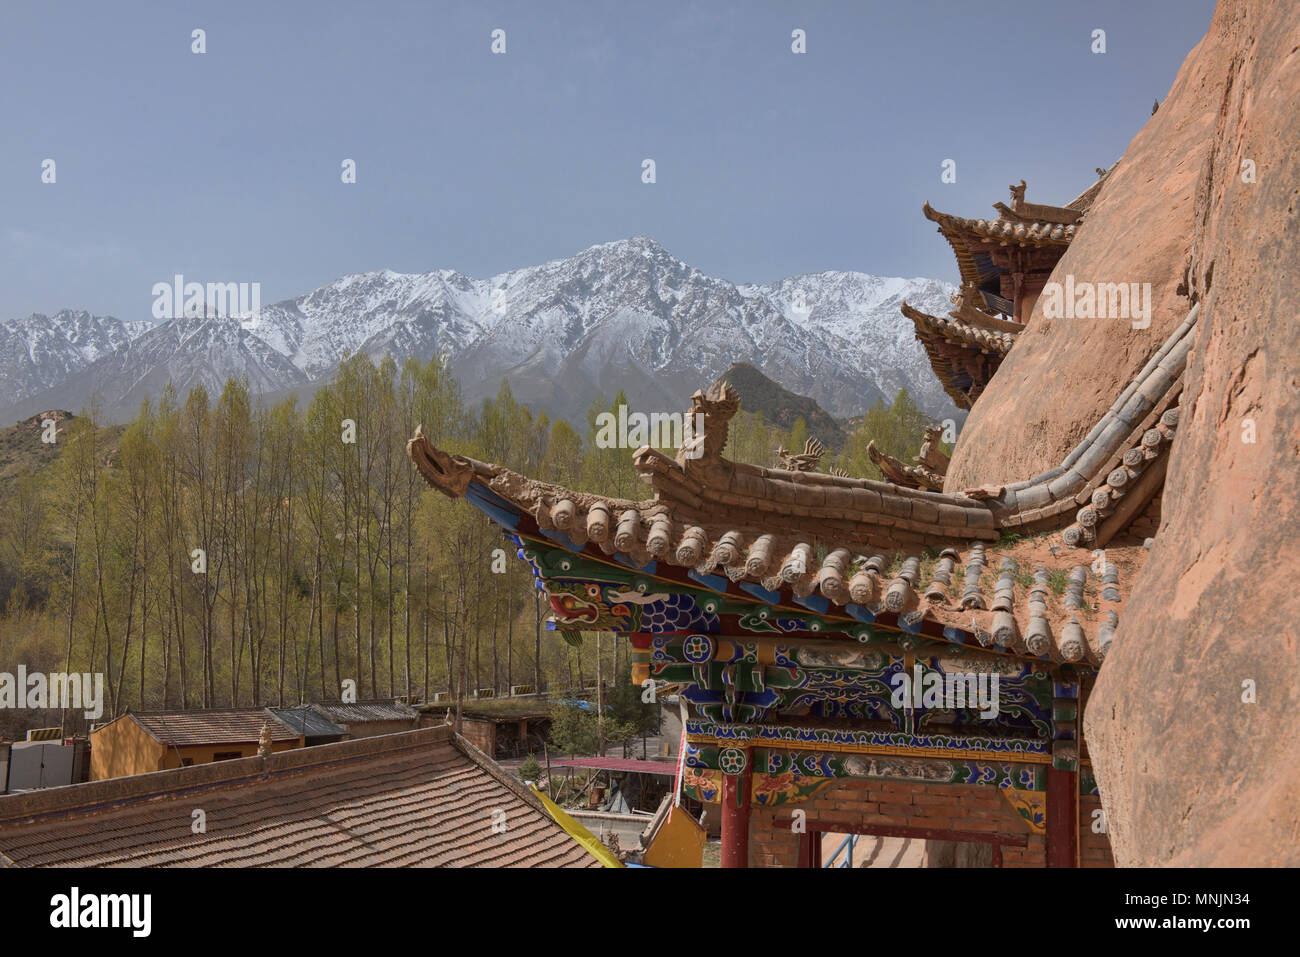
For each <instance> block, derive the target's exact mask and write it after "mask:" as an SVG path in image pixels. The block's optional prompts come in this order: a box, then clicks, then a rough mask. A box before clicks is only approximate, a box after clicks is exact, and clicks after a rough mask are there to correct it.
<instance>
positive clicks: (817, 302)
mask: <svg viewBox="0 0 1300 957" xmlns="http://www.w3.org/2000/svg"><path fill="white" fill-rule="evenodd" d="M954 291H955V287H953V286H952V285H950V284H947V283H942V282H938V281H936V280H932V279H883V278H879V277H875V276H870V275H867V274H865V273H856V272H825V273H816V274H812V275H807V276H796V277H792V278H790V279H785V280H782V281H780V282H777V283H773V284H771V285H739V286H738V285H736V284H734V283H731V282H728V281H727V280H724V279H718V278H715V277H712V276H708V275H706V274H704V273H702V272H700V271H699V270H698V269H695V268H693V267H691V266H688V265H687V264H685V263H683V262H681V261H680V260H678V259H676V258H675V257H673V256H672V255H670V254H669V253H668V252H667V251H666V250H665V249H664V248H663V247H662V246H660V245H659V244H658V243H656V242H655V241H654V240H651V239H647V238H644V237H639V238H634V239H627V240H620V241H618V242H612V243H605V244H602V245H599V246H593V247H591V248H589V249H586V250H583V251H582V252H580V253H578V254H577V255H576V256H573V257H570V258H568V259H560V260H554V261H552V262H548V263H543V264H542V265H539V266H532V267H529V268H525V269H519V270H514V271H512V272H507V273H502V274H501V275H498V276H493V277H492V278H490V279H474V278H471V277H469V276H465V275H462V274H460V273H457V272H454V271H451V270H439V271H436V272H430V273H423V274H417V275H404V274H400V273H395V272H392V271H389V270H382V271H376V272H369V273H362V274H358V275H351V276H344V277H343V278H341V279H338V280H335V281H334V282H331V283H329V284H327V285H325V286H322V287H320V288H319V289H316V290H314V291H313V292H310V293H307V294H306V295H303V296H299V297H297V298H295V299H290V300H285V301H283V302H278V303H275V304H273V305H270V306H265V307H263V308H262V309H261V311H260V312H259V313H257V314H256V315H253V316H249V317H244V318H240V319H226V318H220V319H213V318H209V319H204V320H195V319H185V320H170V321H168V322H165V323H163V324H161V325H159V326H158V327H156V328H154V329H152V330H150V331H149V332H148V333H147V334H145V335H138V336H135V337H131V336H125V338H124V340H123V341H122V342H120V343H118V344H117V345H116V346H114V347H113V348H111V349H109V350H107V352H106V354H103V355H101V357H100V358H98V359H97V360H96V361H94V362H92V363H90V364H88V365H86V366H85V368H84V371H82V374H81V375H79V376H76V377H75V380H74V382H71V383H67V384H66V385H60V386H59V387H56V388H54V389H46V390H44V392H42V393H40V394H36V393H31V392H28V396H30V398H29V399H28V401H26V402H24V403H20V404H19V405H15V406H12V407H11V408H10V409H6V410H4V414H5V415H12V414H13V413H15V412H19V413H21V412H22V411H24V410H25V407H26V406H27V405H33V406H34V405H41V407H42V408H45V407H49V406H51V404H53V405H58V406H60V407H76V406H77V400H78V399H80V398H81V397H82V395H83V394H85V395H88V394H89V393H88V390H91V389H94V390H98V391H99V393H100V395H101V398H102V405H103V408H104V409H105V410H106V411H109V412H110V413H112V414H118V415H122V414H125V415H130V414H131V413H133V412H134V409H135V406H136V405H138V402H139V399H140V397H142V396H143V395H144V394H145V393H146V392H151V391H152V392H155V393H156V391H157V390H159V389H160V388H161V386H162V384H163V383H164V382H166V381H167V379H168V378H169V377H170V378H171V379H172V381H173V382H174V383H175V384H176V386H177V388H178V389H179V390H181V391H182V392H183V391H184V390H185V389H188V388H189V387H190V386H192V385H193V384H195V382H199V381H201V382H204V383H205V384H206V385H207V386H208V388H209V390H210V391H212V390H214V389H215V390H219V389H220V387H221V383H222V382H223V381H224V379H225V377H226V376H228V375H247V376H248V377H249V381H250V385H251V386H252V388H253V389H254V391H258V392H277V391H283V390H286V389H294V388H300V387H302V386H304V385H310V383H312V382H315V381H319V380H321V379H323V378H326V377H328V376H329V375H330V373H331V372H332V371H333V370H334V368H335V367H336V366H337V364H338V363H339V362H340V361H341V360H342V359H343V358H344V357H346V356H347V355H350V354H352V353H355V352H365V353H368V354H370V355H372V356H375V357H376V358H378V357H380V356H382V355H384V354H386V353H391V354H393V355H394V356H396V357H398V358H399V359H400V358H404V357H406V356H409V355H414V356H417V357H419V358H421V359H425V358H428V357H430V356H432V355H434V354H436V353H440V352H442V353H446V354H448V355H449V356H450V358H451V360H452V367H453V369H454V370H455V371H456V374H457V377H458V378H459V379H460V381H461V383H462V385H463V386H464V387H465V390H466V393H467V396H468V398H470V399H471V400H476V399H479V398H483V397H485V396H488V395H491V394H495V392H496V391H497V388H498V387H499V386H500V383H501V380H502V379H503V378H508V379H509V380H510V385H511V389H512V390H513V392H514V394H515V396H516V398H518V399H519V400H520V401H523V402H526V403H528V404H530V405H533V406H535V407H539V408H540V407H545V408H546V409H547V410H548V411H549V412H550V413H551V415H553V416H564V417H570V418H574V419H579V418H581V416H582V414H583V413H584V412H585V410H586V409H587V408H588V407H589V406H590V404H591V402H592V400H593V399H594V398H595V397H596V396H597V395H598V394H602V393H603V394H604V395H605V396H606V397H611V396H613V395H614V394H615V393H616V392H617V391H618V390H620V389H622V390H623V391H624V392H625V393H626V394H627V396H628V398H629V400H630V401H631V402H632V404H633V405H634V406H636V407H638V408H641V409H645V410H648V411H651V410H663V411H678V410H680V409H682V408H684V404H685V403H686V402H687V399H688V397H689V395H690V394H691V393H692V392H694V391H695V390H696V389H697V388H701V387H703V386H706V385H707V384H708V383H709V382H712V381H713V380H714V379H715V378H717V377H718V376H719V375H720V374H721V373H722V372H723V371H725V370H726V369H727V368H728V367H729V366H730V365H731V363H733V362H748V363H750V364H751V365H753V366H755V367H756V368H758V369H759V370H761V371H762V372H763V373H765V374H766V375H768V376H769V377H771V378H772V379H775V380H776V381H777V382H779V383H781V385H783V386H784V387H786V388H787V389H790V390H791V391H794V392H797V393H800V394H802V395H807V396H810V397H811V398H813V399H815V400H816V401H817V402H818V403H819V404H820V405H822V406H823V407H824V408H826V409H827V410H829V411H830V412H831V413H832V414H835V415H839V416H848V415H855V414H858V413H860V412H863V411H865V410H866V409H867V407H869V406H870V405H871V404H872V403H873V402H874V401H875V400H876V399H877V398H879V397H882V396H883V397H884V398H885V400H886V401H887V402H888V401H889V400H891V399H892V398H893V396H894V394H895V393H896V392H897V391H898V389H899V388H900V387H906V388H907V389H908V390H909V391H910V392H911V393H912V394H913V395H914V396H915V397H916V399H917V402H918V404H919V405H920V406H921V407H922V408H923V409H925V410H927V411H928V412H930V413H931V414H933V415H935V416H947V415H951V414H953V412H954V411H955V410H954V409H953V407H952V405H951V403H950V402H949V400H948V398H947V396H946V395H945V394H944V392H943V390H942V388H941V387H940V386H939V383H938V381H937V380H936V379H935V378H934V375H933V373H932V372H931V371H930V367H929V364H928V362H927V361H926V358H925V355H924V352H923V351H922V349H921V346H920V345H919V343H917V342H916V341H915V339H914V337H913V332H912V325H911V323H909V322H908V321H907V320H906V319H905V318H904V317H903V316H902V315H901V314H900V313H899V311H898V305H899V302H900V301H901V300H902V299H903V298H906V299H907V300H908V301H909V302H911V303H913V304H915V305H916V306H917V307H918V308H921V309H925V310H927V311H930V312H937V313H939V314H943V313H944V312H946V311H947V309H948V308H950V305H949V303H948V299H947V297H948V295H949V294H951V293H952V292H954ZM124 335H125V334H124ZM4 384H5V376H4V375H3V374H0V387H3V386H4ZM74 386H75V387H74ZM65 396H66V397H65ZM742 400H743V396H742Z"/></svg>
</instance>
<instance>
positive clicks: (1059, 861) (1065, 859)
mask: <svg viewBox="0 0 1300 957" xmlns="http://www.w3.org/2000/svg"><path fill="white" fill-rule="evenodd" d="M1078 846H1079V777H1078V775H1077V774H1076V773H1075V772H1073V771H1060V770H1058V769H1056V768H1052V767H1049V768H1048V769H1047V866H1048V867H1074V866H1075V864H1076V861H1077V857H1078Z"/></svg>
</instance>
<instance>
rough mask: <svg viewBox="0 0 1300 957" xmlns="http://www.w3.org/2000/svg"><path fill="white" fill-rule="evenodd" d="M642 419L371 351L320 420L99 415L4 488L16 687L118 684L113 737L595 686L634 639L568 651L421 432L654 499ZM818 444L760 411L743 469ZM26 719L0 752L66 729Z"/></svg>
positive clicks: (904, 448)
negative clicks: (459, 498) (515, 690)
mask: <svg viewBox="0 0 1300 957" xmlns="http://www.w3.org/2000/svg"><path fill="white" fill-rule="evenodd" d="M623 401H624V400H623V398H622V396H621V395H620V396H618V397H615V399H614V400H612V401H610V400H600V401H597V402H596V403H595V404H593V406H592V408H591V410H590V412H589V415H588V417H587V421H586V422H585V423H582V425H583V428H582V430H581V431H579V430H578V429H575V428H574V427H573V426H572V425H570V424H569V423H568V422H566V421H563V420H554V421H553V420H551V419H550V418H548V416H547V415H546V414H545V413H537V414H535V413H533V412H531V411H529V410H528V409H527V408H525V407H524V406H523V405H521V404H520V403H518V402H516V401H515V399H514V398H513V396H512V395H511V393H510V389H509V386H508V384H505V383H503V384H502V386H501V389H500V392H499V393H498V395H497V397H496V398H495V399H493V400H490V401H487V402H484V403H483V404H482V405H481V406H480V407H478V408H472V407H468V406H467V404H466V403H465V401H464V400H463V398H462V396H461V391H460V388H459V386H458V385H457V383H456V380H455V379H454V377H453V375H452V373H451V370H450V369H449V368H448V366H447V364H446V363H445V362H444V361H443V360H441V359H439V358H435V359H433V360H431V361H429V362H419V361H417V360H414V359H412V360H407V361H406V362H404V363H401V364H398V363H397V362H395V361H394V360H393V359H391V358H385V359H384V360H383V361H380V362H378V363H376V362H374V361H373V360H372V359H371V358H369V357H367V356H364V355H363V356H355V357H352V358H350V359H349V360H347V361H346V362H344V363H343V364H342V365H341V367H340V368H339V370H338V371H337V373H336V374H335V375H334V376H333V378H332V379H331V381H329V382H328V383H327V384H326V385H324V386H322V387H321V388H320V389H319V390H318V391H317V392H316V393H315V395H314V396H313V397H312V398H311V400H310V402H308V403H299V402H298V401H297V400H295V399H294V398H292V397H291V398H286V399H283V400H280V401H275V402H267V401H265V400H263V399H261V398H259V397H257V396H255V395H253V394H252V393H251V392H250V389H249V386H248V384H247V383H246V382H243V381H238V380H231V381H229V382H227V383H226V384H225V387H224V388H223V389H222V391H221V392H220V394H219V395H214V394H210V393H209V392H208V391H207V390H206V389H205V388H203V387H202V386H199V387H195V388H193V389H192V390H190V391H189V392H188V394H186V395H184V396H182V395H179V394H177V392H176V391H175V390H174V389H172V388H171V387H170V386H169V387H167V388H166V389H165V390H164V391H163V392H162V394H161V395H160V396H159V397H158V399H157V401H156V402H148V401H146V402H145V403H144V404H143V405H142V406H141V408H140V411H139V413H138V414H137V415H136V416H135V418H134V419H133V420H132V421H131V422H130V423H128V424H127V425H126V426H125V427H124V428H123V427H121V426H108V425H105V424H103V423H101V422H100V421H99V415H98V413H97V410H96V409H95V408H94V407H91V408H88V409H85V410H83V411H82V412H81V414H79V415H77V416H76V417H74V418H71V419H68V420H66V421H65V422H63V423H62V424H63V426H64V428H63V431H62V432H60V434H59V436H58V441H57V445H58V450H57V455H56V456H55V457H53V458H52V460H51V461H49V462H48V464H44V465H42V466H40V467H39V468H32V469H30V470H27V471H25V472H24V473H23V474H20V475H18V476H17V477H15V478H13V479H10V480H8V481H7V482H4V483H0V496H3V508H0V583H4V586H5V588H4V591H3V592H0V672H9V673H13V672H14V671H15V669H16V667H17V665H18V664H20V663H21V664H24V665H26V667H27V668H28V670H29V671H37V670H39V671H44V672H47V673H48V672H102V673H103V674H104V676H105V679H104V681H105V698H106V702H105V715H104V717H103V718H101V719H100V720H108V719H109V718H111V717H113V716H115V715H117V714H120V713H122V712H123V711H124V710H125V709H126V708H128V707H130V708H133V709H136V710H140V709H150V708H197V707H231V706H261V705H272V706H278V705H282V704H285V705H287V704H295V703H298V702H301V701H313V700H332V699H337V698H339V696H340V688H341V686H342V683H343V682H344V681H345V680H347V679H351V680H352V681H354V682H355V685H356V689H357V697H358V698H368V697H391V696H395V695H410V696H413V697H416V698H420V697H424V696H427V695H430V694H432V693H433V692H435V691H451V692H452V693H453V696H455V697H458V698H459V697H461V696H463V695H464V696H467V695H468V694H469V693H470V692H472V691H473V690H474V689H478V688H493V689H496V690H497V691H498V692H504V691H506V690H508V688H509V686H510V685H512V684H533V685H536V686H538V687H539V688H543V687H548V686H550V687H554V688H570V687H580V686H581V685H582V684H583V682H584V681H585V680H587V679H589V678H591V677H593V676H594V675H595V674H596V672H597V670H598V668H597V661H596V656H597V655H601V656H603V658H602V659H601V661H600V662H599V664H600V668H599V670H600V671H601V672H602V673H603V675H604V676H606V677H607V678H608V679H613V678H614V676H617V675H621V674H623V673H624V672H625V671H626V665H627V649H626V647H624V644H625V643H624V642H621V641H611V640H604V641H583V642H581V643H580V644H579V645H578V646H577V647H574V646H571V645H569V644H568V643H566V642H564V641H562V640H560V638H559V636H558V635H554V634H552V633H549V632H547V631H546V630H545V619H546V617H547V615H548V614H549V613H550V610H549V608H548V607H547V606H546V604H545V602H544V600H543V596H542V594H541V593H540V592H539V591H538V590H537V589H536V587H535V585H534V583H533V579H532V575H531V572H530V570H529V568H528V567H527V565H526V564H525V563H523V562H521V561H519V560H517V559H516V558H515V557H514V555H513V547H512V546H511V544H510V543H509V542H508V541H507V540H506V539H505V538H503V537H502V535H501V533H500V530H499V529H497V528H496V527H495V526H492V525H491V524H490V523H489V522H488V521H487V519H486V518H485V516H483V515H482V514H481V513H480V512H479V511H478V510H476V509H473V508H470V507H467V506H466V505H465V504H464V503H458V502H453V501H451V500H449V499H447V498H445V497H444V496H442V495H441V494H439V493H437V492H434V491H433V490H431V489H429V488H427V487H426V486H425V484H424V482H423V481H422V480H421V479H420V478H419V476H418V475H417V474H416V472H415V470H414V468H413V467H412V466H411V463H410V461H409V459H408V458H407V457H406V451H405V444H406V441H407V439H408V438H410V436H411V435H412V434H413V433H414V430H415V427H416V426H417V425H420V424H422V425H423V426H424V430H425V432H426V434H428V435H429V437H430V439H431V440H432V441H433V442H434V443H435V444H437V445H440V446H442V447H444V448H449V449H452V450H454V451H456V452H459V453H463V454H466V455H469V456H472V457H475V458H479V459H483V460H486V461H492V462H498V463H501V464H504V465H508V466H510V467H512V468H514V469H517V470H519V471H521V472H525V473H527V474H529V475H534V476H537V477H539V478H542V479H545V480H547V481H551V482H557V483H561V484H564V485H568V486H571V487H574V488H580V489H590V490H592V491H599V492H602V493H606V494H610V495H621V496H628V497H633V498H637V497H641V496H643V495H645V494H647V492H648V489H647V488H646V486H644V485H643V484H641V482H640V481H639V479H638V477H637V476H636V474H635V472H634V471H633V469H632V467H631V453H630V451H629V450H626V449H603V448H598V447H596V445H595V442H594V441H593V439H594V435H595V420H596V415H597V414H598V413H599V412H600V411H602V410H606V409H611V408H613V409H616V408H617V406H618V405H619V404H620V403H622V402H623ZM925 421H926V419H925V417H924V416H923V415H921V413H919V412H918V411H917V410H916V407H915V405H914V404H913V403H912V401H911V399H910V398H909V397H908V396H907V394H906V393H905V392H903V393H900V395H899V397H898V398H897V400H896V401H895V402H894V404H893V406H892V408H890V409H886V408H885V407H884V406H883V404H879V403H878V404H877V406H876V407H875V408H873V409H872V410H870V411H869V412H868V413H867V415H866V416H865V417H864V418H863V420H862V424H861V425H860V426H859V428H858V429H857V430H856V431H855V432H854V433H853V435H852V437H851V438H850V440H849V442H848V445H847V447H846V448H845V449H842V450H840V452H839V453H838V454H837V455H835V456H834V461H829V458H830V456H828V460H826V461H823V463H822V467H823V468H828V467H830V465H832V464H834V465H839V466H840V467H842V468H844V469H846V470H847V471H848V472H849V474H851V475H860V476H867V477H878V475H877V474H876V472H875V469H874V467H873V466H872V465H871V463H870V462H869V460H867V457H866V452H865V449H866V442H867V437H868V436H874V437H875V438H876V440H877V445H879V446H881V447H882V448H884V449H885V450H886V451H888V452H891V453H892V454H896V455H899V456H900V457H906V456H910V455H912V454H914V453H915V452H916V450H917V448H918V446H919V444H920V437H921V426H922V425H923V424H924V423H925ZM806 433H807V430H806V427H805V426H804V425H803V423H802V420H801V421H799V422H796V423H795V425H794V427H793V428H792V429H791V430H790V431H789V432H784V431H781V430H778V429H775V428H773V427H771V426H770V425H768V424H767V423H765V422H764V421H763V420H762V417H761V416H756V415H749V414H747V413H744V412H742V413H741V414H740V415H739V416H737V418H736V419H735V420H734V421H733V423H732V428H731V438H730V443H729V446H728V454H729V455H730V456H731V457H733V458H736V459H738V460H742V461H752V462H756V463H759V464H764V465H768V464H772V450H773V449H775V448H776V447H777V446H778V445H781V444H784V445H785V446H786V447H787V448H791V449H794V448H802V445H803V441H804V438H806ZM33 441H37V439H35V438H34V439H33ZM497 549H505V554H506V560H505V561H504V562H502V561H500V554H499V553H496V552H495V550H497ZM494 559H496V560H495V561H494ZM494 565H495V566H496V568H497V569H503V570H500V571H497V570H494ZM19 714H21V713H18V714H15V713H14V712H9V713H0V738H3V737H5V736H6V735H8V736H14V735H15V734H16V733H17V732H19V731H20V730H21V729H20V728H17V727H14V726H12V723H13V722H15V721H19V720H24V721H26V722H27V723H28V724H29V725H30V724H31V723H32V722H33V721H39V720H47V721H48V718H44V719H42V718H40V717H32V716H28V717H26V718H20V717H19ZM65 717H66V719H67V721H68V724H67V727H68V728H69V729H71V728H72V727H76V726H79V725H80V726H83V727H84V723H82V722H81V721H80V715H79V714H77V715H73V714H71V713H69V714H68V715H66V716H65ZM6 721H7V722H11V724H10V726H8V727H6V726H5V724H4V722H6ZM54 723H58V719H57V718H56V719H55V721H54Z"/></svg>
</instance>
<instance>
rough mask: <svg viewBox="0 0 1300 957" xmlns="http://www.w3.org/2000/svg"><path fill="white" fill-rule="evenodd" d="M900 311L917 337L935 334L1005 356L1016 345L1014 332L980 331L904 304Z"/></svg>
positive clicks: (958, 320) (960, 343)
mask: <svg viewBox="0 0 1300 957" xmlns="http://www.w3.org/2000/svg"><path fill="white" fill-rule="evenodd" d="M901 310H902V313H903V315H905V316H907V318H909V319H911V320H912V322H913V323H914V324H915V325H916V331H917V334H918V336H921V335H925V334H935V335H938V336H940V337H941V338H943V339H946V340H948V341H949V342H955V343H957V344H958V345H963V346H969V347H971V348H973V349H978V350H980V351H981V352H989V353H997V354H998V355H1006V354H1007V353H1008V352H1010V351H1011V347H1012V346H1014V345H1015V344H1016V333H1014V332H1003V331H1000V330H993V329H981V328H979V327H978V326H975V325H972V324H971V323H969V322H963V321H962V320H960V319H957V318H940V317H939V316H932V315H930V314H929V313H928V312H922V311H921V310H920V309H916V308H913V307H912V306H909V305H908V304H907V303H906V302H904V303H903V304H902V306H901Z"/></svg>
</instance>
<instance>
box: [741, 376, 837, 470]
mask: <svg viewBox="0 0 1300 957" xmlns="http://www.w3.org/2000/svg"><path fill="white" fill-rule="evenodd" d="M717 381H718V382H730V383H731V385H732V388H734V389H735V390H736V391H737V392H739V393H740V407H741V409H743V410H744V411H746V412H761V413H762V414H763V418H764V419H766V420H767V421H768V422H771V423H773V424H775V425H778V426H780V427H781V428H783V429H789V428H790V427H791V426H792V425H794V423H795V420H796V419H803V420H804V424H805V425H807V426H808V434H809V435H814V436H816V437H817V438H819V439H821V441H822V442H823V443H825V444H826V445H827V446H828V447H830V448H832V449H841V448H843V447H844V442H845V440H846V439H847V438H848V436H847V434H846V433H845V431H844V428H843V426H841V425H840V423H838V422H836V421H835V419H834V418H832V417H831V415H830V413H829V412H827V411H826V410H825V409H823V408H822V407H821V406H820V405H818V404H817V403H816V402H814V401H813V400H812V399H810V398H808V397H807V396H804V395H798V394H796V393H794V392H791V391H790V390H789V389H786V388H783V387H782V386H780V385H778V384H777V383H776V382H773V381H772V380H771V379H769V378H768V377H767V376H765V375H763V373H761V372H759V371H758V370H757V369H755V368H754V367H753V366H752V365H750V364H749V363H748V362H733V363H732V364H731V368H729V369H728V370H727V371H726V372H724V373H722V375H720V376H719V377H718V379H717Z"/></svg>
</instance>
